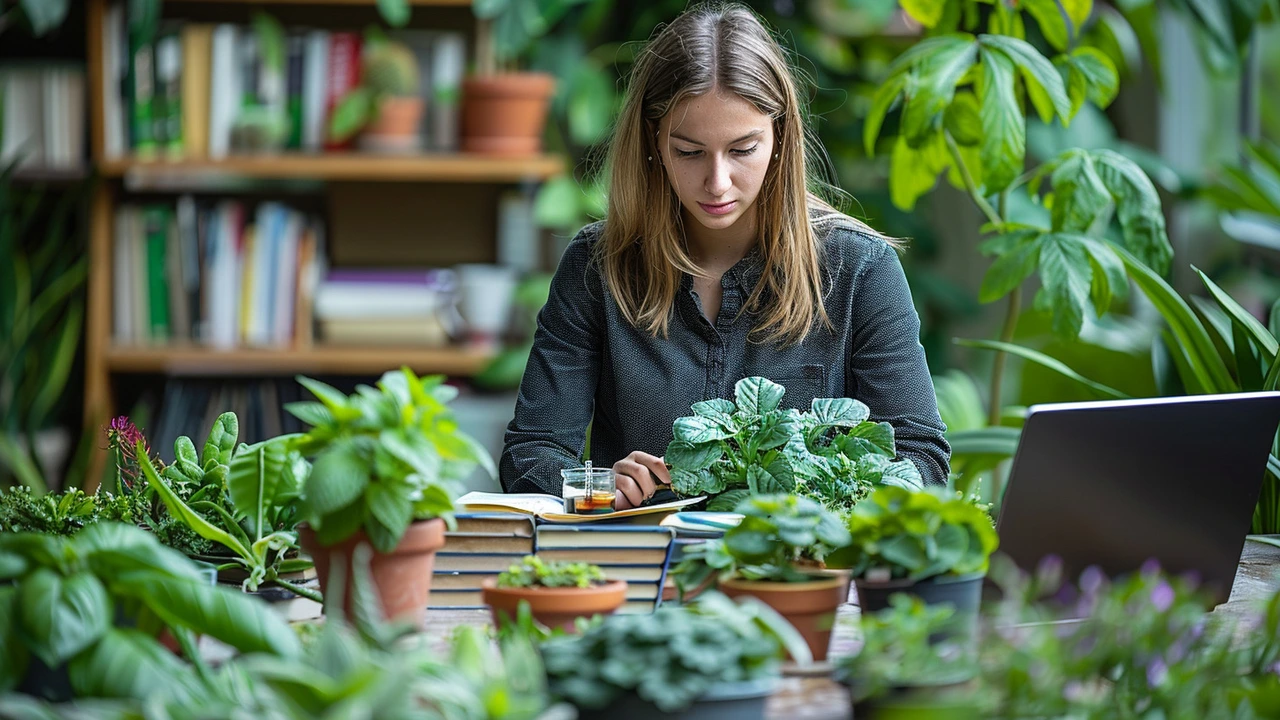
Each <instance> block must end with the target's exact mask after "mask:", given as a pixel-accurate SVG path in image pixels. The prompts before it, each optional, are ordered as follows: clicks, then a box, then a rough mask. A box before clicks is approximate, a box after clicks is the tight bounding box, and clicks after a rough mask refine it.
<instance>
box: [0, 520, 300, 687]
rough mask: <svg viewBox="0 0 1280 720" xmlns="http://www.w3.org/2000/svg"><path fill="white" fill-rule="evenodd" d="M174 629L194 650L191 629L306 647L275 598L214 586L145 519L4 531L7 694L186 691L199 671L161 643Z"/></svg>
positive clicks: (272, 648) (277, 647)
mask: <svg viewBox="0 0 1280 720" xmlns="http://www.w3.org/2000/svg"><path fill="white" fill-rule="evenodd" d="M166 627H167V628H169V629H171V630H173V632H174V635H175V636H176V637H177V639H178V640H179V642H180V643H182V644H183V649H184V652H186V653H187V654H188V655H190V654H192V653H194V642H193V640H192V637H191V634H192V633H195V634H202V635H209V636H211V637H213V638H216V639H218V640H220V641H222V642H224V643H226V644H228V645H231V646H232V647H235V648H237V649H239V650H241V651H244V652H263V653H273V654H276V655H280V656H282V657H292V656H296V655H297V654H298V640H297V637H296V636H295V635H294V633H293V631H292V630H290V629H289V627H288V626H287V625H286V624H285V623H284V621H283V620H281V619H280V618H278V617H277V616H276V615H275V614H274V613H272V612H271V611H270V610H268V609H267V607H266V606H265V605H262V604H261V603H258V602H256V601H254V600H252V599H251V598H249V597H247V596H246V595H244V594H243V593H239V592H233V591H229V590H225V589H221V588H217V587H213V586H211V584H210V583H209V582H207V581H205V580H204V579H203V578H202V577H201V574H200V572H199V570H198V569H197V567H196V566H195V564H193V563H192V562H191V561H190V560H188V559H187V558H185V557H183V556H182V555H181V554H179V553H177V552H175V551H173V550H171V549H169V548H165V547H163V546H162V545H161V544H160V543H159V542H158V541H157V540H156V538H155V536H153V535H151V534H150V533H147V532H146V531H144V530H142V529H140V528H137V527H134V526H132V525H125V524H123V523H114V522H99V523H95V524H93V525H90V526H89V527H86V528H84V529H83V530H82V531H80V532H79V533H78V534H76V536H75V537H72V538H62V537H54V536H50V535H38V534H35V533H4V534H0V648H2V649H3V650H2V651H0V691H7V690H11V689H13V688H15V687H20V688H21V689H22V691H23V692H28V693H31V694H36V695H40V696H42V697H47V698H50V699H60V700H65V699H69V698H70V695H71V694H72V693H74V694H75V695H84V696H100V697H127V696H130V693H133V692H138V691H140V690H141V689H143V688H149V689H150V690H151V691H161V690H175V691H181V692H185V690H186V689H187V688H188V687H190V685H187V683H189V682H193V681H194V679H195V677H196V672H195V671H194V670H193V669H192V668H189V667H186V666H183V665H182V664H181V663H180V662H179V661H178V660H177V658H176V657H174V656H173V655H172V654H171V653H169V652H168V651H166V650H165V649H164V648H163V647H162V646H161V645H160V643H159V642H158V641H157V639H156V638H157V636H158V635H159V633H160V631H161V630H162V629H163V628H166Z"/></svg>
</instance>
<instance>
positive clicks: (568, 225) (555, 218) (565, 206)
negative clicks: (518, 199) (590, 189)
mask: <svg viewBox="0 0 1280 720" xmlns="http://www.w3.org/2000/svg"><path fill="white" fill-rule="evenodd" d="M582 199H583V198H582V188H581V187H579V185H578V182H577V180H575V179H574V177H573V175H572V174H571V173H564V174H561V175H557V176H555V177H553V178H551V179H550V180H548V181H546V182H544V183H543V184H542V187H540V188H538V195H537V198H535V199H534V202H533V219H534V221H535V222H537V223H538V225H540V226H541V227H546V228H552V229H555V230H562V231H564V232H570V231H572V230H574V229H576V227H577V226H578V225H579V224H580V223H581V222H582Z"/></svg>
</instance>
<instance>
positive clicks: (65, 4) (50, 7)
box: [20, 0, 71, 37]
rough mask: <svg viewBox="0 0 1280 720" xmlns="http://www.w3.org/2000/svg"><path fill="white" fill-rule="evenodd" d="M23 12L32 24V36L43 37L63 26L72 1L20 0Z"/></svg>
mask: <svg viewBox="0 0 1280 720" xmlns="http://www.w3.org/2000/svg"><path fill="white" fill-rule="evenodd" d="M20 4H21V5H22V12H23V13H24V14H25V15H26V16H27V20H28V21H30V23H31V34H32V35H35V36H36V37H41V36H43V35H45V34H46V33H48V32H49V31H50V30H53V29H55V28H58V27H60V26H61V25H62V22H63V20H65V19H66V17H67V10H68V8H69V6H70V4H71V3H70V0H20Z"/></svg>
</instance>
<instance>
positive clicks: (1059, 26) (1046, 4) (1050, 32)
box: [1022, 0, 1070, 51]
mask: <svg viewBox="0 0 1280 720" xmlns="http://www.w3.org/2000/svg"><path fill="white" fill-rule="evenodd" d="M1022 8H1023V9H1024V10H1026V11H1027V13H1029V14H1030V15H1031V17H1033V18H1035V19H1036V24H1037V25H1039V26H1040V34H1041V35H1044V39H1045V40H1048V41H1049V44H1050V45H1052V46H1053V47H1054V48H1055V49H1057V50H1059V51H1062V50H1066V49H1067V44H1068V43H1069V42H1070V29H1069V28H1068V27H1067V19H1066V18H1065V17H1063V16H1062V11H1061V10H1059V9H1058V3H1057V0H1022Z"/></svg>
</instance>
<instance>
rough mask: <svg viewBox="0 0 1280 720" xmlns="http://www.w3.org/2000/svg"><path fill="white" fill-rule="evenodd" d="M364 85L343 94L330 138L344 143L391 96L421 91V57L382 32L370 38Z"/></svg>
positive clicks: (411, 95)
mask: <svg viewBox="0 0 1280 720" xmlns="http://www.w3.org/2000/svg"><path fill="white" fill-rule="evenodd" d="M366 43H367V45H368V49H367V50H366V51H365V53H364V58H363V59H362V61H361V62H362V66H363V67H362V70H361V75H360V85H359V86H357V87H355V88H352V90H351V91H350V92H348V93H347V94H346V95H343V96H342V99H341V100H339V101H338V105H337V107H336V108H334V111H333V114H332V116H331V117H330V118H329V139H330V140H331V141H332V142H336V143H342V142H346V141H347V140H349V139H350V138H351V137H352V136H354V135H355V134H356V133H358V132H360V130H361V129H363V128H364V127H365V126H366V125H368V124H369V123H371V122H373V121H374V119H375V118H377V116H378V113H380V112H381V107H382V102H383V100H384V99H386V98H389V97H396V98H405V97H413V96H415V95H417V94H418V91H419V83H418V59H417V58H416V57H414V55H413V51H412V50H410V49H409V48H408V46H406V45H405V44H404V43H400V42H396V41H394V40H388V39H387V38H386V37H384V36H382V35H381V34H378V35H376V36H374V37H371V38H369V39H366Z"/></svg>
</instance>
